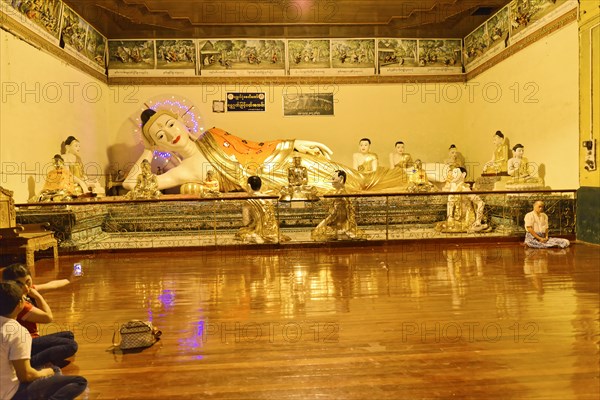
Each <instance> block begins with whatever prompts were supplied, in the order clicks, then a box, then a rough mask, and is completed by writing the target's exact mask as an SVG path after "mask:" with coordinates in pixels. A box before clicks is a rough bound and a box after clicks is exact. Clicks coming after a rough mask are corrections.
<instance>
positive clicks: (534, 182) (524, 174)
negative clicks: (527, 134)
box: [506, 143, 544, 189]
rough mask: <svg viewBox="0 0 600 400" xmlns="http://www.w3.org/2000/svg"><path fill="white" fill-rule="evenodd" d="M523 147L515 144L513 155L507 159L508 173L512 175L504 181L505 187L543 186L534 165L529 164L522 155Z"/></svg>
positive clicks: (529, 187) (530, 187)
mask: <svg viewBox="0 0 600 400" xmlns="http://www.w3.org/2000/svg"><path fill="white" fill-rule="evenodd" d="M524 152H525V148H524V147H523V145H522V144H520V143H519V144H516V145H515V146H514V147H513V154H514V157H513V158H511V159H510V160H508V165H507V169H508V175H510V176H512V179H509V180H508V181H507V182H506V188H507V189H510V188H515V189H516V188H521V189H525V188H526V189H532V188H539V187H543V186H544V183H543V181H542V179H540V177H538V176H537V171H536V170H537V168H536V167H535V165H533V164H530V163H529V161H528V160H527V158H525V157H523V154H524Z"/></svg>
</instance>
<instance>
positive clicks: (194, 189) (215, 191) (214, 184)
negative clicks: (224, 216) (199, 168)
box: [179, 169, 220, 197]
mask: <svg viewBox="0 0 600 400" xmlns="http://www.w3.org/2000/svg"><path fill="white" fill-rule="evenodd" d="M219 188H220V185H219V180H218V179H217V177H216V173H215V170H213V169H209V170H208V171H206V177H205V179H204V181H202V182H187V183H184V184H183V185H181V186H180V187H179V193H181V194H194V195H198V196H202V197H218V196H220V190H219Z"/></svg>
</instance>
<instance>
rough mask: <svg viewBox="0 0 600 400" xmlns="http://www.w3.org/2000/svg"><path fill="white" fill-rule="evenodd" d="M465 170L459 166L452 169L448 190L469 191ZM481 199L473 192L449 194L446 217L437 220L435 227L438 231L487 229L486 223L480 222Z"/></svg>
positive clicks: (481, 216)
mask: <svg viewBox="0 0 600 400" xmlns="http://www.w3.org/2000/svg"><path fill="white" fill-rule="evenodd" d="M466 176H467V170H466V169H464V168H462V167H459V168H455V169H453V170H452V175H451V178H450V185H449V190H450V191H451V192H457V193H460V192H467V193H468V192H470V191H471V188H470V187H469V185H468V184H466V183H465V177H466ZM484 206H485V204H484V202H483V200H481V198H480V197H479V196H477V195H475V194H466V193H465V194H451V195H449V196H448V204H447V218H446V220H445V221H442V222H438V223H437V225H436V227H435V229H436V230H437V231H439V232H481V231H488V230H489V228H488V226H487V224H482V223H481V220H482V219H483V207H484Z"/></svg>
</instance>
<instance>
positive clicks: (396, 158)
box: [390, 142, 412, 168]
mask: <svg viewBox="0 0 600 400" xmlns="http://www.w3.org/2000/svg"><path fill="white" fill-rule="evenodd" d="M395 146H396V151H394V152H393V153H390V168H408V167H410V166H411V164H412V157H411V156H410V154H408V153H405V152H404V142H396V144H395Z"/></svg>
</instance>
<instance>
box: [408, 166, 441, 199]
mask: <svg viewBox="0 0 600 400" xmlns="http://www.w3.org/2000/svg"><path fill="white" fill-rule="evenodd" d="M407 190H408V191H409V192H433V191H436V188H435V186H433V184H432V183H431V182H429V179H427V173H426V172H425V170H424V169H423V163H422V162H421V160H419V159H416V160H415V162H414V164H413V167H412V171H411V173H410V174H409V177H408V189H407Z"/></svg>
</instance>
